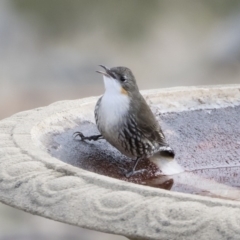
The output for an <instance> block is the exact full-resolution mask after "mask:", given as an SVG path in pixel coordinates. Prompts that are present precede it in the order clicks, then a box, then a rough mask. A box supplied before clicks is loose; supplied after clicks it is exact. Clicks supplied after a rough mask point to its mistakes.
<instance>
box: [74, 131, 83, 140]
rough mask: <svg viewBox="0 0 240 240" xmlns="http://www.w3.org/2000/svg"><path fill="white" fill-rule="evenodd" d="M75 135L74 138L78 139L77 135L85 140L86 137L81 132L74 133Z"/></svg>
mask: <svg viewBox="0 0 240 240" xmlns="http://www.w3.org/2000/svg"><path fill="white" fill-rule="evenodd" d="M73 137H74V139H76V137H80V140H81V141H84V138H85V136H84V135H83V134H82V133H81V132H75V133H73Z"/></svg>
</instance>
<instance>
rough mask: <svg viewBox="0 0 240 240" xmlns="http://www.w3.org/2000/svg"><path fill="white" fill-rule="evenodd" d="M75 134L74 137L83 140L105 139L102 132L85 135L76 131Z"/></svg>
mask: <svg viewBox="0 0 240 240" xmlns="http://www.w3.org/2000/svg"><path fill="white" fill-rule="evenodd" d="M73 135H74V138H76V137H80V138H81V141H85V140H89V141H97V140H99V139H103V136H102V135H101V134H99V135H92V136H88V137H85V136H84V135H83V134H82V133H81V132H75V133H74V134H73Z"/></svg>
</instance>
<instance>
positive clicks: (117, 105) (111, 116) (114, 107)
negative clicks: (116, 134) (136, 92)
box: [100, 76, 130, 126]
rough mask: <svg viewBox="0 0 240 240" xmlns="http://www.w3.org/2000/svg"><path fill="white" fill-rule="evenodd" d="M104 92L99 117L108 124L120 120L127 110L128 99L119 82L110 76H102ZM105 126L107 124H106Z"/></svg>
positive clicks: (113, 123)
mask: <svg viewBox="0 0 240 240" xmlns="http://www.w3.org/2000/svg"><path fill="white" fill-rule="evenodd" d="M103 80H104V85H105V89H106V91H105V93H104V95H103V97H102V101H101V108H100V111H101V118H102V120H103V121H104V122H105V124H109V125H110V126H112V125H115V124H117V123H118V122H119V121H121V120H122V118H123V117H124V115H125V114H127V112H128V110H129V104H130V99H129V96H128V95H127V94H124V93H123V91H122V86H121V84H120V83H119V82H118V81H117V80H115V79H113V78H110V77H106V76H104V77H103ZM106 126H107V125H106Z"/></svg>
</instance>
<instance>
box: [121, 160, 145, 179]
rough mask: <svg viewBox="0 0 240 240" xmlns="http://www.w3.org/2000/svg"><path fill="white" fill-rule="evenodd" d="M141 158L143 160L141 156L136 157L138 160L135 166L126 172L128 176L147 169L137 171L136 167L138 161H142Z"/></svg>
mask: <svg viewBox="0 0 240 240" xmlns="http://www.w3.org/2000/svg"><path fill="white" fill-rule="evenodd" d="M140 160H141V158H140V157H137V159H136V161H135V163H134V166H133V168H132V170H130V171H128V172H126V173H125V176H126V177H127V178H129V177H131V176H132V175H134V174H136V173H139V172H143V171H146V169H141V170H138V171H135V169H136V167H137V165H138V163H139V162H140Z"/></svg>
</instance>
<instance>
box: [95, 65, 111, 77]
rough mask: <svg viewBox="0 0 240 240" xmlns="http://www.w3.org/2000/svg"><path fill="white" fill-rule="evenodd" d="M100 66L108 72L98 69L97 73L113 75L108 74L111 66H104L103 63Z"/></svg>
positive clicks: (107, 75)
mask: <svg viewBox="0 0 240 240" xmlns="http://www.w3.org/2000/svg"><path fill="white" fill-rule="evenodd" d="M99 66H100V67H102V68H103V69H104V70H105V71H106V72H103V71H96V72H97V73H101V74H103V75H104V76H106V77H111V76H110V75H109V74H108V71H109V70H110V69H109V68H107V67H105V66H103V65H99Z"/></svg>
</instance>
